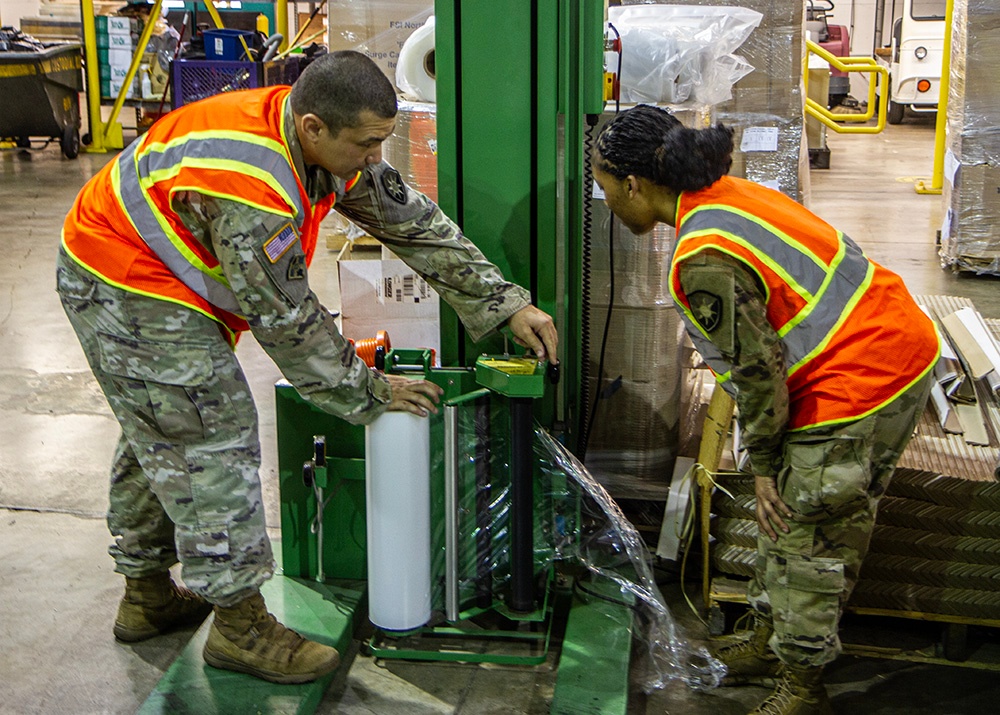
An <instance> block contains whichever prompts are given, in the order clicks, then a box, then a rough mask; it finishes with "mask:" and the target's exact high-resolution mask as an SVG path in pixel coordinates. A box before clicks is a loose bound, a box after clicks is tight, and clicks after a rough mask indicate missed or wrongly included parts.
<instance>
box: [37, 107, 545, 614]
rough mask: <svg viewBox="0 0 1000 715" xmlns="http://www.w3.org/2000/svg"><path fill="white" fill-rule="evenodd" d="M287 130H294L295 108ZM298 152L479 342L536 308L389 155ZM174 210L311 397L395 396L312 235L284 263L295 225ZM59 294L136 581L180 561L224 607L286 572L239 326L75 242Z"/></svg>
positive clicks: (183, 199)
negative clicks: (105, 271)
mask: <svg viewBox="0 0 1000 715" xmlns="http://www.w3.org/2000/svg"><path fill="white" fill-rule="evenodd" d="M285 119H286V124H287V125H288V126H294V125H293V122H292V117H291V109H290V108H289V109H288V110H287V115H286V118H285ZM292 135H293V136H292V139H291V141H290V142H289V144H290V146H289V150H290V153H291V154H292V157H293V159H294V163H295V167H296V170H297V171H298V173H299V176H300V177H304V178H305V184H306V188H307V191H308V193H309V196H310V200H311V201H313V202H314V203H315V202H316V201H318V200H319V199H320V198H322V197H324V196H326V195H329V194H330V193H336V194H337V203H336V205H335V209H336V210H337V211H339V212H340V213H342V214H344V215H345V216H347V217H348V218H350V219H351V220H352V221H354V222H355V223H358V224H359V225H361V226H362V227H363V228H365V229H366V230H368V231H370V232H371V233H372V234H373V235H375V236H376V237H378V238H379V239H381V240H382V241H384V242H385V243H386V244H388V245H389V246H390V247H391V248H392V250H393V251H394V252H395V253H396V254H397V255H398V256H400V257H401V258H402V259H403V260H404V261H406V262H407V263H408V264H409V265H410V266H411V267H412V268H414V269H415V270H416V271H417V272H419V273H420V274H421V275H423V276H424V277H425V278H426V279H427V280H428V282H429V283H430V284H431V285H432V286H433V287H434V288H435V289H436V290H437V291H438V292H439V293H440V294H441V295H442V296H443V297H444V298H445V300H447V301H448V303H449V304H450V305H451V306H452V307H453V308H455V310H456V312H457V313H458V315H459V316H460V318H461V319H462V321H463V323H464V324H465V326H466V328H467V329H468V331H469V333H470V335H471V336H472V338H473V339H478V338H480V337H482V336H483V335H485V334H487V333H489V332H490V331H491V330H494V329H496V328H497V327H498V326H500V325H501V324H502V323H504V322H505V321H506V320H507V319H508V318H509V317H510V316H511V315H513V314H514V313H515V312H517V311H518V310H520V309H521V308H524V307H526V306H527V305H529V304H530V297H529V295H528V293H527V291H525V290H524V289H522V288H520V287H518V286H516V285H514V284H512V283H509V282H507V281H506V280H504V278H503V276H502V275H501V274H500V272H499V270H498V269H497V268H496V266H494V265H493V264H491V263H489V262H488V261H487V260H486V259H485V257H484V256H483V255H482V253H481V252H480V251H479V250H478V249H477V248H476V247H475V246H473V245H472V244H471V243H470V242H469V241H468V240H467V239H466V238H465V237H464V236H462V234H461V232H460V231H459V229H458V228H457V226H455V224H454V223H452V222H451V221H450V220H449V219H448V218H447V217H445V216H444V214H443V213H442V212H441V211H440V209H439V208H438V207H437V206H436V205H435V204H434V203H432V202H431V201H430V200H429V199H427V198H426V197H424V196H423V195H421V194H419V193H417V192H415V191H413V190H412V189H410V188H408V187H406V186H405V185H404V184H403V183H402V180H401V179H400V177H399V174H398V172H396V171H395V169H393V168H392V167H390V166H389V165H388V164H385V163H382V164H379V165H376V166H370V167H368V168H367V169H365V171H364V172H363V174H362V178H361V180H360V181H359V182H358V183H357V184H356V185H355V186H354V187H353V188H352V190H351V191H350V192H347V193H345V191H344V182H343V181H342V180H340V179H338V178H336V177H334V176H332V175H330V174H329V173H327V172H326V171H324V170H322V169H320V168H319V167H309V169H308V171H307V169H306V167H305V165H304V162H303V159H302V151H301V147H300V146H299V145H298V142H297V140H296V139H295V138H294V132H293V133H292ZM173 208H174V210H175V211H176V212H177V213H178V215H179V216H180V217H181V218H182V220H183V221H184V223H185V226H186V227H187V228H188V229H189V230H190V231H191V233H192V234H193V235H194V236H195V237H196V238H197V239H198V240H199V241H201V242H202V243H204V245H205V246H206V247H208V248H209V250H210V251H211V252H212V253H213V255H215V256H216V257H217V259H218V260H219V262H220V264H221V266H222V268H223V271H224V272H225V274H226V277H227V279H228V281H229V284H230V286H231V288H232V290H233V293H234V294H235V296H236V298H237V301H238V302H239V305H240V307H241V309H242V315H243V317H245V318H246V320H247V322H248V323H249V325H250V328H251V330H252V332H253V334H254V336H255V337H256V339H257V340H258V342H259V343H260V345H261V346H262V347H263V348H264V349H265V350H266V351H267V353H268V354H269V355H270V356H271V357H272V358H273V359H274V361H275V363H276V364H277V365H278V367H279V368H280V369H281V371H282V373H283V374H284V375H285V377H286V378H288V380H289V381H290V382H291V383H292V384H293V385H295V387H296V388H297V389H298V390H299V392H300V393H301V394H302V395H303V396H304V397H305V398H306V399H308V400H309V401H311V402H312V403H313V404H315V405H316V406H318V407H319V408H321V409H323V410H325V411H327V412H331V413H333V414H337V415H340V416H342V417H344V418H345V419H347V420H349V421H351V422H369V421H371V420H373V419H374V418H375V417H377V416H378V415H379V414H381V413H382V412H383V411H384V410H385V409H386V407H387V405H388V402H389V400H390V399H391V390H390V388H389V384H388V381H387V380H386V379H385V378H384V376H381V375H379V374H377V373H375V372H374V371H372V370H369V369H368V368H366V367H365V365H364V363H363V362H362V361H361V360H360V359H358V358H357V357H356V356H355V353H354V349H353V347H352V346H351V345H350V344H349V343H348V342H347V341H346V340H345V339H344V338H343V336H341V334H340V332H339V331H338V330H337V327H336V324H335V323H334V319H333V316H332V315H331V314H330V312H329V311H328V310H327V309H326V308H325V307H323V305H322V304H321V303H320V302H319V300H318V298H317V297H316V295H315V294H314V293H313V292H312V291H311V290H310V288H309V282H308V277H307V272H306V268H305V259H304V254H303V251H302V248H301V243H300V242H299V241H295V243H294V245H293V246H292V247H291V248H290V249H289V250H288V251H286V253H285V254H283V255H282V256H281V257H280V259H279V260H278V261H277V262H274V263H272V261H271V260H269V258H267V257H266V256H265V255H264V249H263V244H264V243H265V242H266V241H267V240H268V239H269V238H271V237H273V236H275V235H276V234H277V233H278V232H279V231H281V230H282V229H284V228H285V227H286V226H287V225H288V220H287V219H286V218H284V217H281V216H276V215H274V214H270V213H267V212H263V211H260V210H257V209H253V208H251V207H249V206H247V205H244V204H242V203H239V202H234V201H229V200H223V199H219V198H216V197H211V196H205V195H200V194H194V193H191V192H187V193H182V194H177V195H175V197H174V206H173ZM57 283H58V288H57V289H58V291H59V295H60V299H61V300H62V303H63V307H64V308H65V310H66V313H67V315H68V316H69V319H70V322H71V324H72V325H73V328H74V330H75V331H76V333H77V335H78V337H79V339H80V343H81V345H82V347H83V349H84V352H85V354H86V356H87V359H88V361H89V362H90V366H91V368H92V369H93V371H94V374H95V376H96V377H97V380H98V382H99V383H100V385H101V388H102V389H103V390H104V393H105V395H106V396H107V398H108V402H109V403H110V405H111V408H112V410H113V411H114V413H115V416H116V417H117V418H118V421H119V423H120V424H121V426H122V437H121V439H120V441H119V444H118V449H117V452H116V456H115V461H114V466H113V469H112V478H111V490H110V491H111V493H110V509H109V512H108V525H109V528H110V530H111V532H112V534H113V535H114V536H115V537H116V541H115V543H114V544H113V545H112V546H111V548H110V549H109V551H110V553H111V555H112V556H113V557H114V559H115V562H116V570H117V571H118V572H120V573H122V574H124V575H126V576H129V577H143V576H146V575H150V574H153V573H156V572H158V571H163V570H164V569H166V568H167V567H169V566H170V565H172V564H173V563H176V562H177V560H178V559H179V560H180V562H181V564H182V568H183V572H182V575H183V578H184V581H185V582H186V584H187V585H188V586H189V587H190V588H191V589H192V590H193V591H195V592H196V593H198V594H199V595H202V596H203V597H205V598H206V599H207V600H209V601H210V602H212V603H214V604H217V605H220V606H231V605H234V604H236V603H238V602H240V601H242V600H243V599H244V598H246V597H247V596H249V595H251V594H252V593H253V592H255V591H256V590H257V589H258V587H259V586H260V584H261V583H263V581H265V580H266V579H267V578H268V577H270V575H271V573H272V572H273V568H274V562H273V557H272V552H271V546H270V543H269V541H268V538H267V535H266V532H265V528H264V527H265V519H264V510H263V505H262V502H261V490H260V478H259V474H258V468H259V466H260V446H259V440H258V432H257V413H256V408H255V407H254V403H253V398H252V396H251V393H250V389H249V387H248V385H247V381H246V378H245V377H244V375H243V370H242V368H241V367H240V364H239V362H238V361H237V360H236V356H235V354H234V352H233V349H232V347H231V343H230V337H231V336H230V335H229V331H228V329H227V328H225V327H224V326H222V325H221V324H220V323H218V322H216V321H215V320H213V319H212V318H209V317H207V316H206V315H204V314H203V313H201V312H199V311H196V310H194V309H191V308H189V307H187V306H185V305H181V304H178V303H175V302H171V301H167V300H161V299H158V298H152V297H148V296H146V295H142V294H140V293H136V292H132V291H126V290H123V289H121V288H119V287H116V286H114V285H110V284H108V283H107V282H105V281H103V280H101V279H100V278H99V277H97V276H95V275H94V274H93V273H91V272H90V271H88V270H87V269H86V268H84V267H83V266H80V265H78V264H77V263H76V262H75V261H73V259H72V258H70V257H69V256H68V255H67V254H66V253H65V252H64V251H60V256H59V261H58V269H57Z"/></svg>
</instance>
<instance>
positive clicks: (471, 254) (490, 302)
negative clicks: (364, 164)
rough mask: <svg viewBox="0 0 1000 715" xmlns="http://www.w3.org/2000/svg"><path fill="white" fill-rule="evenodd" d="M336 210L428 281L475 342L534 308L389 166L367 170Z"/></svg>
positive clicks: (525, 293)
mask: <svg viewBox="0 0 1000 715" xmlns="http://www.w3.org/2000/svg"><path fill="white" fill-rule="evenodd" d="M334 208H335V209H336V210H337V211H339V212H340V213H341V214H343V215H344V216H346V217H347V218H349V219H350V220H351V221H353V222H354V223H356V224H358V225H359V226H361V227H362V228H363V229H364V230H365V231H367V232H369V233H370V234H371V235H372V236H374V237H375V238H377V239H379V240H380V241H381V242H382V243H384V244H385V245H387V246H388V247H389V248H390V249H391V250H392V252H393V253H395V254H396V255H397V256H399V257H400V258H401V259H403V261H405V262H406V264H407V265H408V266H410V267H411V268H412V269H413V270H415V271H416V272H417V273H419V274H420V275H421V276H423V277H424V279H425V280H426V281H427V282H428V283H429V284H430V286H431V287H432V288H433V289H434V290H435V291H437V292H438V293H439V294H440V295H441V297H442V298H444V299H445V300H446V301H447V302H448V304H449V305H450V306H451V307H452V308H454V309H455V312H456V313H458V317H459V318H460V319H461V320H462V324H463V325H465V328H466V330H468V331H469V335H470V337H471V338H472V339H473V340H479V339H480V338H482V337H484V336H485V335H487V334H489V333H490V332H491V331H493V330H495V329H497V328H499V327H500V326H502V325H503V324H504V323H505V322H506V321H507V319H508V318H510V316H512V315H513V314H514V313H516V312H517V311H519V310H521V309H522V308H524V307H526V306H528V305H530V304H531V296H530V295H529V293H528V291H526V290H525V289H524V288H521V287H520V286H518V285H515V284H514V283H511V282H509V281H507V280H506V279H505V278H504V277H503V275H502V274H501V273H500V269H498V268H497V267H496V266H495V265H493V264H492V263H490V262H489V261H488V260H487V259H486V257H485V256H484V255H483V253H482V252H481V251H480V250H479V249H478V248H476V246H475V245H473V243H472V242H471V241H469V240H468V239H467V238H466V237H465V236H463V235H462V232H461V230H460V229H459V228H458V226H456V225H455V223H454V222H452V221H451V219H449V218H448V217H447V216H445V215H444V212H443V211H441V209H440V208H439V207H438V206H437V204H435V203H434V202H433V201H431V200H430V199H428V198H427V197H426V196H424V195H423V194H421V193H420V192H418V191H415V190H413V189H412V188H411V187H409V186H407V185H406V184H405V183H403V180H402V178H401V177H400V175H399V172H398V171H396V170H395V169H394V168H392V167H391V166H389V164H387V163H385V162H382V163H381V164H378V165H375V166H369V167H368V168H367V169H365V171H364V172H363V174H362V176H361V180H360V181H358V184H357V185H356V186H355V187H354V188H353V189H351V191H349V192H348V193H347V194H346V195H345V196H344V197H343V198H342V199H341V200H339V201H338V202H337V204H336V205H335V206H334Z"/></svg>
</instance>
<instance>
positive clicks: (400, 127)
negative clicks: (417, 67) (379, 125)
mask: <svg viewBox="0 0 1000 715" xmlns="http://www.w3.org/2000/svg"><path fill="white" fill-rule="evenodd" d="M382 156H383V157H384V158H385V160H386V161H387V162H389V163H390V164H392V165H393V166H394V167H395V168H396V169H397V170H398V171H399V173H400V174H402V176H403V181H405V182H406V183H407V184H409V185H410V186H412V187H413V188H415V189H416V190H417V191H419V192H421V193H423V194H426V195H427V196H428V197H430V199H431V200H432V201H437V195H438V192H437V105H436V104H428V103H424V102H400V103H399V109H398V111H397V113H396V130H395V131H394V132H393V133H392V136H390V137H389V138H388V139H386V140H385V143H384V144H382Z"/></svg>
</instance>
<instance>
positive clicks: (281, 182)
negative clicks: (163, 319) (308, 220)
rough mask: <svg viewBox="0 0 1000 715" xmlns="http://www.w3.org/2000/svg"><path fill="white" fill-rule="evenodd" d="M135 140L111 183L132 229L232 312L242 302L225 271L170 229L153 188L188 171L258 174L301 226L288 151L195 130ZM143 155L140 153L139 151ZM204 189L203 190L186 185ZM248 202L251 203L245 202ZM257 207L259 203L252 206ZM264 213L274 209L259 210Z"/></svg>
mask: <svg viewBox="0 0 1000 715" xmlns="http://www.w3.org/2000/svg"><path fill="white" fill-rule="evenodd" d="M140 144H142V142H140V141H136V142H133V143H132V144H131V145H129V147H127V148H126V149H125V150H124V151H122V153H121V154H120V155H119V157H118V159H117V161H116V163H115V166H114V167H113V168H112V172H111V181H112V184H113V186H114V190H115V193H116V195H117V196H118V199H119V203H120V205H121V207H122V209H123V211H124V213H125V215H126V216H127V217H128V219H129V221H130V222H131V223H132V226H133V227H134V228H135V230H136V232H137V233H138V234H139V236H141V237H142V239H143V240H144V241H145V242H146V245H148V246H149V247H150V248H151V249H152V250H153V251H154V252H155V253H156V255H157V256H159V257H160V259H161V260H162V261H163V262H164V264H166V266H167V267H168V268H169V269H170V271H171V272H172V273H173V274H174V275H176V276H177V277H178V278H179V279H180V280H181V281H182V282H183V283H184V284H185V285H186V286H187V287H188V288H190V289H191V290H193V291H194V292H195V293H197V294H198V295H199V296H201V297H202V298H204V299H205V300H207V301H208V302H210V303H211V304H212V305H215V306H218V307H219V308H222V309H223V310H228V311H229V312H231V313H235V314H237V315H238V314H240V312H241V311H240V307H239V303H238V302H237V301H236V297H235V295H233V292H232V290H230V288H229V283H228V281H227V280H226V278H225V276H224V275H223V273H222V270H221V268H220V267H219V266H218V265H216V266H209V265H206V264H205V262H204V261H202V260H201V259H200V258H199V257H198V256H197V255H196V254H195V253H194V252H193V251H192V250H191V248H190V247H189V246H188V245H187V244H186V243H185V242H184V239H183V238H181V237H180V236H179V235H178V234H177V233H176V231H174V230H173V228H172V227H171V225H170V222H169V221H168V220H167V218H166V216H165V215H164V213H163V211H161V210H160V208H159V207H158V206H157V205H156V202H154V201H153V199H152V198H151V197H150V195H149V193H148V190H149V189H150V188H151V187H153V186H155V185H156V183H157V182H159V181H163V180H166V179H170V178H173V177H175V176H176V175H177V173H178V172H179V171H180V170H181V169H183V168H202V169H221V170H227V171H232V172H234V173H237V174H245V175H247V176H253V177H255V178H257V179H259V180H260V181H262V182H264V183H265V184H266V185H268V186H269V187H270V188H272V189H273V190H274V191H275V192H276V193H277V194H278V195H279V196H280V197H281V199H282V200H283V201H284V202H285V203H286V204H287V205H288V207H289V209H288V213H287V214H283V215H288V216H289V217H290V218H293V219H294V220H295V221H296V223H297V224H298V225H299V226H300V227H301V224H302V222H303V220H304V217H305V212H304V211H303V206H302V200H301V197H300V194H299V187H298V182H297V181H296V178H295V172H294V170H293V169H292V165H291V162H290V160H289V158H288V156H287V153H286V150H285V148H284V147H283V146H282V145H281V144H280V143H279V142H277V141H274V140H271V139H266V138H263V137H259V136H256V135H253V134H249V133H242V132H216V131H207V132H190V133H188V134H185V135H184V136H182V137H179V138H178V139H177V140H175V141H170V142H167V143H166V144H163V143H151V144H150V145H149V146H143V147H142V149H141V150H140V149H138V147H139V145H140ZM137 152H138V153H137ZM184 189H189V190H192V191H203V192H204V188H203V187H199V186H192V187H184ZM241 200H243V201H246V199H241ZM252 205H254V206H257V205H256V204H252ZM258 208H260V209H261V210H263V211H270V212H274V209H273V208H270V207H266V206H258Z"/></svg>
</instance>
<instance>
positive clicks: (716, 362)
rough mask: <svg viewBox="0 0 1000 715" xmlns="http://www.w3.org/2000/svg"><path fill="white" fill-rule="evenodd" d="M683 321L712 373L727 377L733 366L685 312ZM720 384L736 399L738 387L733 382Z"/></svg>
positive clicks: (682, 313)
mask: <svg viewBox="0 0 1000 715" xmlns="http://www.w3.org/2000/svg"><path fill="white" fill-rule="evenodd" d="M681 319H682V320H683V321H684V326H685V327H686V328H687V332H688V336H689V337H690V338H691V342H692V343H694V347H695V350H697V351H698V354H699V355H701V358H702V360H704V361H705V364H706V365H708V366H709V367H710V368H712V371H713V372H715V374H716V375H725V374H727V373H729V372H730V371H731V370H732V369H733V366H732V364H730V363H729V362H728V361H726V360H725V358H723V357H722V354H721V353H720V352H719V351H718V349H716V347H715V345H714V344H713V343H712V341H711V340H709V339H708V338H706V337H705V335H704V334H703V333H702V332H701V330H700V329H699V328H698V326H697V325H695V323H694V321H692V320H691V319H690V318H689V317H688V316H687V314H685V313H684V312H681ZM719 384H721V385H722V387H723V389H724V390H725V391H726V392H727V393H729V394H730V395H732V396H733V397H736V386H735V385H734V384H733V381H732V380H726V381H725V382H720V383H719Z"/></svg>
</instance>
